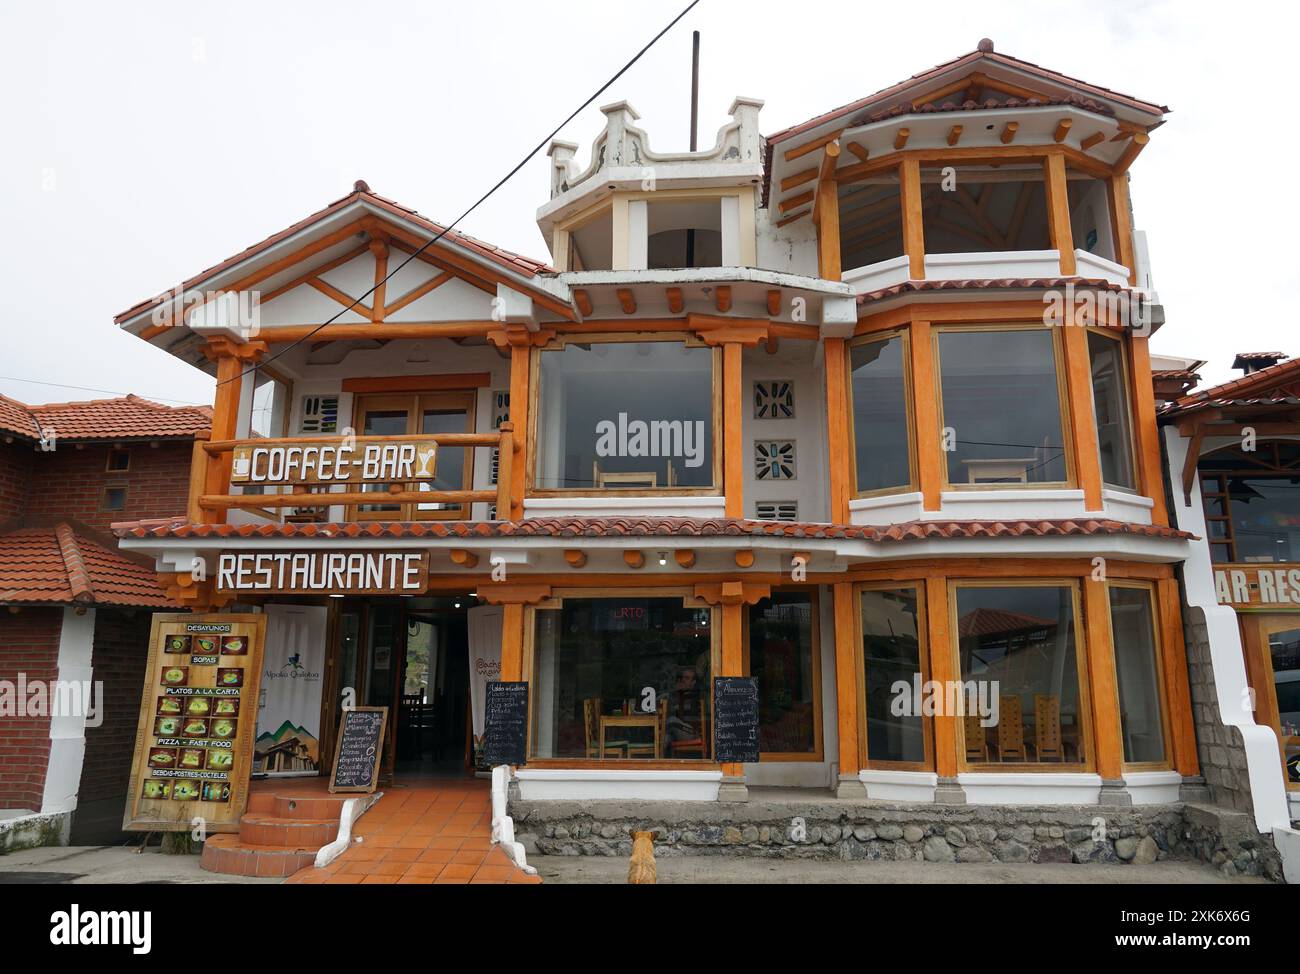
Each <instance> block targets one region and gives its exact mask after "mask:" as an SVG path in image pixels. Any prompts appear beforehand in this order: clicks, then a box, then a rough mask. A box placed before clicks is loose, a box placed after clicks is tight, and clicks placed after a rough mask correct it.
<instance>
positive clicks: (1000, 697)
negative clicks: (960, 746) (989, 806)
mask: <svg viewBox="0 0 1300 974" xmlns="http://www.w3.org/2000/svg"><path fill="white" fill-rule="evenodd" d="M955 594H956V605H957V635H958V645H959V651H958V655H959V662H960V672H961V678H962V680H963V681H964V682H965V683H966V684H967V686H966V687H965V688H964V693H965V696H966V699H967V700H968V701H972V700H973V701H974V702H975V703H976V704H977V707H971V706H970V705H969V703H968V705H967V708H966V716H965V718H964V719H963V720H962V727H963V733H964V739H965V754H966V760H967V761H968V762H970V763H989V762H994V763H1015V764H1028V765H1030V766H1036V765H1051V764H1056V765H1060V764H1065V763H1071V764H1073V763H1078V764H1083V763H1084V762H1085V761H1086V748H1087V744H1086V741H1085V736H1084V733H1083V708H1082V705H1081V703H1080V701H1081V693H1080V683H1081V678H1080V675H1079V661H1078V653H1077V649H1076V645H1075V626H1076V615H1077V614H1076V610H1075V601H1076V599H1075V595H1076V589H1075V587H1074V586H1073V585H1052V584H1042V585H1037V584H1036V585H1016V586H1007V585H999V586H985V585H974V584H970V583H966V584H961V585H958V586H956V592H955ZM972 710H979V711H980V712H978V713H972V712H971V711H972Z"/></svg>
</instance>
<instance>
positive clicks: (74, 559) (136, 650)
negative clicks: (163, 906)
mask: <svg viewBox="0 0 1300 974" xmlns="http://www.w3.org/2000/svg"><path fill="white" fill-rule="evenodd" d="M211 424H212V413H211V410H210V409H208V408H206V407H203V408H196V407H186V408H170V407H167V406H160V405H158V404H156V403H152V402H149V401H148V400H145V399H141V398H139V397H137V396H127V397H125V398H121V399H106V400H98V401H94V402H71V403H56V404H50V405H44V406H28V405H25V404H23V403H20V402H17V401H15V400H13V399H8V398H6V397H4V396H0V680H2V681H4V683H5V684H7V686H6V687H5V688H4V691H0V696H3V698H4V705H0V810H2V811H0V820H13V819H15V818H16V817H18V816H21V815H23V814H25V813H32V814H34V815H42V816H49V819H48V824H47V825H46V826H45V829H44V831H45V834H46V836H47V837H49V836H60V837H61V838H62V839H63V840H64V841H66V840H67V838H68V834H69V826H70V827H71V833H72V835H73V836H74V837H76V838H77V839H79V840H80V841H92V840H98V839H101V838H102V837H105V836H116V835H117V834H118V832H119V831H120V830H119V828H118V826H120V823H121V803H122V799H123V796H124V794H125V788H126V779H127V776H128V772H129V770H130V762H131V751H132V749H133V746H134V742H135V721H136V715H137V714H138V712H139V700H140V692H141V688H142V686H143V677H144V663H145V648H146V645H147V641H148V634H149V624H150V614H151V612H152V611H153V610H157V609H167V608H175V607H176V603H174V602H172V601H170V600H168V598H167V597H166V595H165V593H164V592H163V590H162V589H161V588H160V587H159V586H158V581H157V576H156V574H155V573H154V572H153V570H152V566H151V565H150V564H148V563H147V562H145V563H142V562H141V560H140V559H139V557H138V556H135V555H132V554H130V553H129V552H123V551H120V550H119V549H118V547H117V544H116V539H114V538H113V536H112V534H111V533H110V530H109V526H110V524H111V523H112V522H114V521H119V520H123V519H131V518H140V517H160V516H166V515H168V514H174V513H176V512H179V511H183V510H185V504H186V499H187V496H188V491H189V471H188V467H189V462H190V455H191V453H192V442H193V440H194V438H195V436H196V435H197V434H200V433H203V434H205V435H206V431H207V429H208V428H209V427H210V426H211ZM59 681H61V682H62V683H63V685H64V686H65V687H66V688H69V690H73V688H75V692H76V693H77V694H78V702H81V697H80V694H82V693H84V689H83V688H85V687H89V686H93V685H95V684H101V685H102V691H101V692H97V693H94V694H92V695H91V697H90V703H92V704H93V705H94V706H95V709H96V712H95V713H93V714H90V715H89V716H90V719H89V721H88V720H87V714H86V713H85V711H84V709H82V708H81V707H73V706H68V701H70V700H71V699H72V698H71V697H67V696H65V697H63V698H62V704H61V705H56V704H55V703H53V701H52V698H51V697H50V696H49V694H50V693H51V690H50V688H51V687H52V686H55V685H57V683H58V682H59ZM38 688H39V689H38ZM60 708H61V709H60ZM54 710H59V712H57V713H54V712H53V711H54ZM73 711H76V712H73ZM12 824H13V823H12V821H10V826H11V827H12ZM33 824H36V823H33ZM10 831H11V829H10Z"/></svg>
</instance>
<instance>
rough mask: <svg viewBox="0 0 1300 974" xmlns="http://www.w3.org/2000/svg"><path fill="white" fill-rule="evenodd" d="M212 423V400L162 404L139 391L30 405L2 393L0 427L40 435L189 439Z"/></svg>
mask: <svg viewBox="0 0 1300 974" xmlns="http://www.w3.org/2000/svg"><path fill="white" fill-rule="evenodd" d="M211 428H212V407H211V406H164V405H161V404H160V403H156V402H151V401H150V400H148V399H142V398H141V397H140V396H134V395H132V396H122V397H120V398H117V399H91V400H86V401H84V402H52V403H46V404H44V405H41V406H29V405H27V404H25V403H21V402H18V400H16V399H8V398H6V397H4V396H0V430H4V431H6V432H10V433H16V434H18V435H19V436H23V437H25V438H27V439H29V440H38V439H40V437H41V431H42V430H51V431H53V432H54V434H55V435H56V436H57V437H58V439H61V440H130V439H151V440H153V439H167V438H171V437H175V438H178V439H179V438H184V439H190V438H193V437H194V436H195V435H196V434H197V433H200V432H203V431H206V430H209V429H211Z"/></svg>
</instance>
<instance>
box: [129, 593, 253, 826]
mask: <svg viewBox="0 0 1300 974" xmlns="http://www.w3.org/2000/svg"><path fill="white" fill-rule="evenodd" d="M265 635H266V617H265V616H261V615H234V614H230V615H219V614H213V615H195V614H190V613H177V614H167V613H155V615H154V617H153V627H152V629H151V631H150V634H149V662H148V668H147V669H146V671H145V682H144V697H143V700H142V701H141V704H140V720H139V724H138V726H137V728H136V738H135V757H134V759H133V760H132V762H131V784H130V789H131V791H130V793H129V794H128V795H127V802H126V811H125V814H124V816H123V819H122V828H124V829H127V830H131V831H158V832H165V831H186V830H189V829H192V828H194V827H195V826H196V824H199V823H197V822H196V820H200V821H201V824H202V826H203V828H204V829H206V831H208V832H235V831H238V829H239V817H240V816H241V815H242V814H243V812H244V806H245V805H246V804H247V801H248V777H249V770H250V768H251V766H252V755H253V737H254V734H255V731H256V728H257V699H258V697H257V694H258V684H259V680H260V676H261V671H262V647H263V641H264V639H265Z"/></svg>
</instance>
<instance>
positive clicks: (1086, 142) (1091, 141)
mask: <svg viewBox="0 0 1300 974" xmlns="http://www.w3.org/2000/svg"><path fill="white" fill-rule="evenodd" d="M1105 137H1106V133H1105V132H1093V133H1092V135H1090V136H1088V137H1087V138H1086V139H1083V140H1081V141H1080V142H1079V148H1080V149H1082V150H1083V151H1084V152H1087V151H1088V150H1089V149H1091V148H1092V147H1093V146H1094V145H1096V144H1097V143H1098V142H1100V141H1101V140H1102V139H1104V138H1105Z"/></svg>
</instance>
